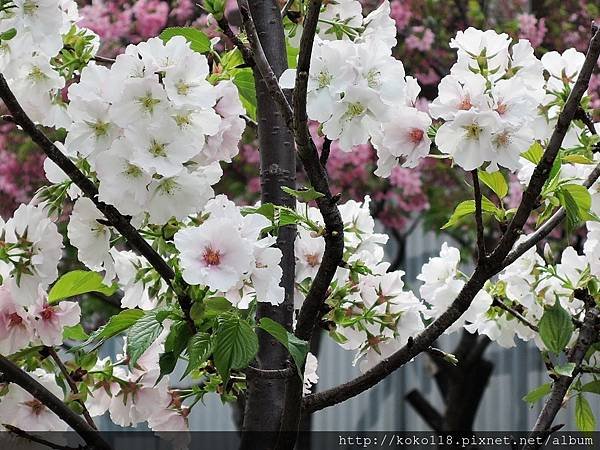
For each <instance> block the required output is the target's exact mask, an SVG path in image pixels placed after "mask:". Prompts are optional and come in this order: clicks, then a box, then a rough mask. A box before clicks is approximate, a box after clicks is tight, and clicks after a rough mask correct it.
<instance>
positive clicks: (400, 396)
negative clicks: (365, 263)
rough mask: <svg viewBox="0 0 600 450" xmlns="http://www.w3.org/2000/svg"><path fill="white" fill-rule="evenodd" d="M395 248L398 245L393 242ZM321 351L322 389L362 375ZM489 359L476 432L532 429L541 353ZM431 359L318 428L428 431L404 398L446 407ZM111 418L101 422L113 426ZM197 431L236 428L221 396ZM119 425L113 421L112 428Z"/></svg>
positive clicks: (410, 256)
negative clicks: (528, 400) (420, 397)
mask: <svg viewBox="0 0 600 450" xmlns="http://www.w3.org/2000/svg"><path fill="white" fill-rule="evenodd" d="M442 241H443V240H441V239H439V238H437V237H436V236H435V235H434V234H432V233H427V234H425V233H423V232H422V230H419V229H417V230H415V232H414V233H413V234H412V235H411V236H410V238H409V239H408V242H407V247H406V255H407V260H406V264H405V268H404V269H403V270H405V271H406V277H405V279H406V281H407V285H409V286H411V287H413V288H414V287H415V286H417V283H415V277H416V276H417V275H418V273H419V271H420V269H421V266H422V264H423V263H424V262H425V261H426V260H427V259H428V258H429V256H432V255H436V254H437V253H438V252H439V249H440V246H441V242H442ZM390 245H391V246H393V245H394V244H393V243H390ZM456 339H457V337H456V336H444V337H442V338H441V339H440V342H439V345H440V346H441V347H443V348H447V349H451V348H453V345H454V344H455V342H456ZM321 347H322V349H321V353H320V355H319V362H320V365H319V383H318V385H317V387H318V390H324V389H327V388H330V387H333V386H336V385H338V384H340V383H342V382H344V381H347V380H350V379H352V378H354V377H355V376H357V375H358V374H359V372H358V369H357V368H355V367H353V366H352V358H353V353H352V352H347V351H343V350H341V349H340V347H338V346H337V345H336V344H335V343H334V342H332V341H331V340H330V339H327V338H326V337H325V338H324V342H323V344H322V346H321ZM486 357H487V359H489V360H491V361H493V362H494V364H495V368H494V372H493V375H492V378H491V380H490V383H489V386H488V388H487V390H486V392H485V395H484V398H483V400H482V403H481V405H480V408H479V412H478V416H477V419H476V422H475V429H476V430H480V431H483V430H490V431H492V430H515V431H519V430H528V429H530V428H531V427H532V425H533V423H534V422H535V419H536V418H537V414H538V412H539V409H540V404H539V403H538V404H537V405H535V406H534V407H533V408H529V407H528V406H527V405H526V404H525V403H524V402H523V401H522V400H521V398H522V397H523V395H525V394H526V393H527V392H529V391H530V390H531V389H533V388H535V387H537V386H539V385H540V384H542V383H545V382H547V381H548V379H547V377H546V375H545V371H544V369H543V365H542V362H541V360H540V356H539V352H538V351H537V349H536V348H535V346H532V345H528V344H524V343H520V344H519V345H518V346H517V347H516V348H514V349H509V350H504V349H501V348H500V347H498V346H495V345H493V344H492V345H491V346H490V347H489V348H488V350H487V352H486ZM428 364H429V363H428V360H427V357H425V356H421V357H418V358H417V360H416V361H414V362H413V363H411V364H408V365H407V366H405V367H403V368H401V369H400V370H398V371H396V372H395V373H393V374H392V375H391V376H390V377H388V378H387V379H386V380H384V381H383V382H381V383H379V384H378V385H377V386H375V387H374V388H372V389H370V390H369V391H367V392H364V393H363V394H361V395H359V396H357V397H355V398H353V399H351V400H348V401H347V402H345V403H343V404H341V405H338V406H337V407H334V408H328V409H325V410H323V411H319V412H317V413H315V414H314V416H313V417H314V420H313V424H314V425H313V428H314V429H315V430H324V431H325V430H356V431H361V430H364V431H377V430H410V431H419V430H424V431H427V430H429V428H428V427H427V425H426V424H425V423H424V422H423V421H422V420H421V418H420V417H419V416H418V415H417V414H416V413H415V412H414V410H413V409H412V408H411V407H410V405H408V403H407V402H406V401H405V400H404V396H405V394H406V393H407V392H408V391H410V390H412V389H419V390H420V391H421V392H422V393H423V394H424V395H425V396H426V397H427V398H428V399H429V400H430V401H431V402H432V404H434V405H435V406H437V407H440V405H442V402H441V397H440V394H439V392H438V391H437V387H436V385H435V382H434V381H433V379H432V377H431V371H430V370H428ZM590 401H591V402H593V403H592V407H593V409H594V411H595V413H596V415H597V416H599V415H600V401H598V397H597V396H595V397H593V398H592V397H591V396H590ZM573 409H574V408H573V407H572V406H571V407H569V409H568V410H567V411H562V412H561V413H560V415H559V416H558V418H557V422H556V423H565V424H566V426H565V430H572V429H574V425H573V423H574V421H573V414H574V411H573ZM107 422H108V421H105V422H104V423H103V424H102V425H103V428H104V427H106V426H108V425H107ZM190 425H191V428H192V429H193V430H198V431H203V430H206V431H208V430H210V431H232V430H234V429H235V426H234V423H233V420H232V410H231V408H230V407H229V406H222V405H221V402H220V400H219V399H218V398H217V397H216V396H207V398H206V401H205V406H204V405H202V404H198V405H196V407H195V408H194V411H193V413H192V414H191V415H190ZM112 427H114V425H113V426H112Z"/></svg>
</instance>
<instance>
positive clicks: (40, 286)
mask: <svg viewBox="0 0 600 450" xmlns="http://www.w3.org/2000/svg"><path fill="white" fill-rule="evenodd" d="M61 256H62V236H61V235H60V233H59V232H58V230H57V228H56V224H55V223H54V222H52V221H51V220H50V219H48V217H47V216H46V213H45V211H44V209H43V206H34V205H31V204H30V205H21V206H20V207H19V208H18V209H17V211H15V214H14V216H13V217H12V218H10V219H9V220H8V221H7V222H6V223H3V222H1V221H0V279H1V280H2V284H1V285H0V353H5V354H11V353H14V352H15V351H18V350H21V349H22V348H24V347H26V346H27V345H29V344H31V343H41V344H42V345H58V344H60V343H62V335H63V328H64V327H68V326H73V325H76V324H77V323H79V316H80V308H79V305H78V304H77V303H75V302H68V301H63V302H60V303H56V304H51V303H49V301H48V296H47V295H46V289H47V288H48V286H49V285H50V283H52V282H53V281H54V280H56V278H57V277H58V267H57V266H58V263H59V261H60V259H61Z"/></svg>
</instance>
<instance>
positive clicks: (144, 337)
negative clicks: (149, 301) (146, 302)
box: [127, 311, 163, 367]
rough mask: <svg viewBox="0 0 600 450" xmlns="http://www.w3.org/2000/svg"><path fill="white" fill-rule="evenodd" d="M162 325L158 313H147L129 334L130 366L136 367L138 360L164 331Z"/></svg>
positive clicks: (128, 352) (128, 353)
mask: <svg viewBox="0 0 600 450" xmlns="http://www.w3.org/2000/svg"><path fill="white" fill-rule="evenodd" d="M162 329H163V326H162V324H161V323H160V322H159V321H158V320H156V311H148V312H146V313H145V314H144V315H143V316H142V317H141V318H140V319H138V320H137V321H136V322H135V324H134V325H133V326H132V327H131V328H130V329H129V331H128V332H127V356H129V366H130V367H134V366H135V363H136V362H137V360H138V359H139V358H140V356H142V355H143V354H144V352H145V351H146V350H148V347H150V345H152V343H153V342H154V341H155V340H156V338H157V337H158V335H159V334H160V332H161V331H162Z"/></svg>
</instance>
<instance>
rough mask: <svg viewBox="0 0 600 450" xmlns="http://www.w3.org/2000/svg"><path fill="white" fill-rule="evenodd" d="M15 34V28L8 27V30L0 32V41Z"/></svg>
mask: <svg viewBox="0 0 600 450" xmlns="http://www.w3.org/2000/svg"><path fill="white" fill-rule="evenodd" d="M16 35H17V30H16V29H15V28H9V29H8V30H6V31H4V32H3V33H0V41H9V40H11V39H12V38H14V37H15V36H16Z"/></svg>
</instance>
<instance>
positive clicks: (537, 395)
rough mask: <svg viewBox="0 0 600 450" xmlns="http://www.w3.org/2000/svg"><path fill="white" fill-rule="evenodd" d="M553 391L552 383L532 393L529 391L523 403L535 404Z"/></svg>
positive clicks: (539, 387) (537, 388) (543, 385)
mask: <svg viewBox="0 0 600 450" xmlns="http://www.w3.org/2000/svg"><path fill="white" fill-rule="evenodd" d="M551 391H552V383H545V384H542V385H541V386H538V387H536V388H535V389H533V390H532V391H529V392H528V393H527V395H525V397H523V401H525V402H527V403H535V402H537V401H538V400H540V399H541V398H543V397H545V396H546V395H548V394H549V393H550V392H551Z"/></svg>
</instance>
